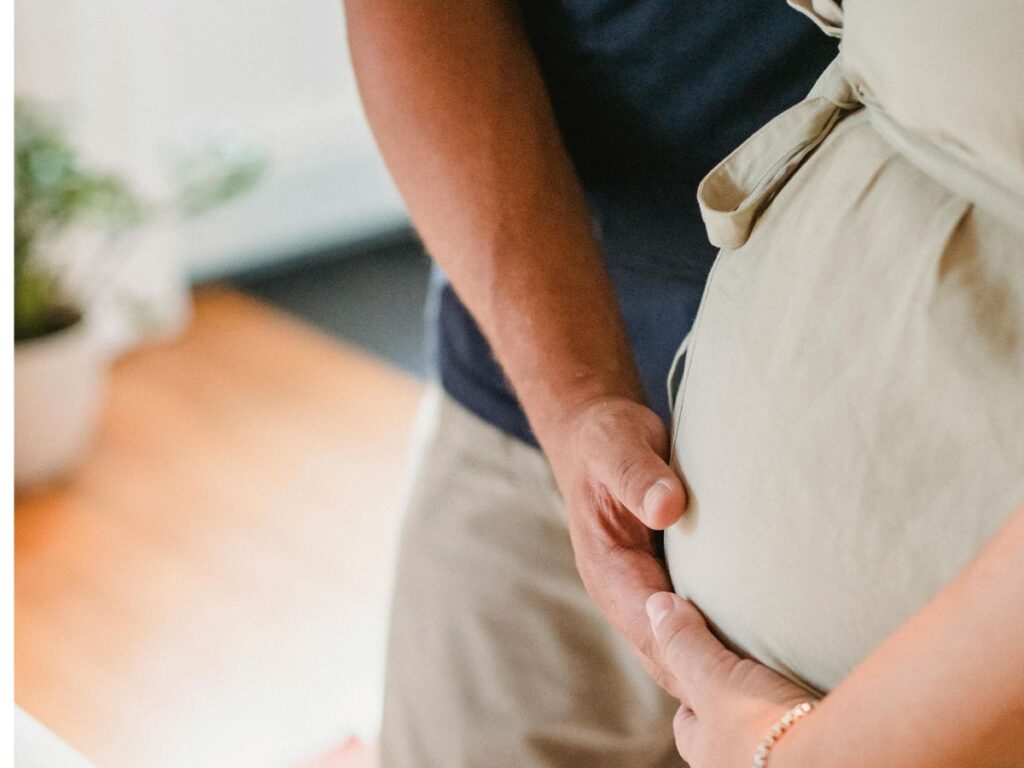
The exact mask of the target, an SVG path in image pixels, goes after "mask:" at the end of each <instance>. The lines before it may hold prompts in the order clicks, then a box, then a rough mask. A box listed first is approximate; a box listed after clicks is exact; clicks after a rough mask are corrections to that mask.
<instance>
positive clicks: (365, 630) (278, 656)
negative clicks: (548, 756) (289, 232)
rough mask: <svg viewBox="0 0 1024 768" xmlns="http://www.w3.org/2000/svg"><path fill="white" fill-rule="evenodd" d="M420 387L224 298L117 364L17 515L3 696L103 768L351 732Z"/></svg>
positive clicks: (250, 305) (314, 743)
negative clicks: (91, 434)
mask: <svg viewBox="0 0 1024 768" xmlns="http://www.w3.org/2000/svg"><path fill="white" fill-rule="evenodd" d="M420 394H421V385H420V384H419V383H418V382H416V381H414V380H412V379H410V378H408V377H406V376H405V375H403V374H401V373H398V372H396V371H395V370H393V369H391V368H389V367H387V366H385V365H383V364H381V363H379V362H377V361H375V360H373V359H371V358H369V357H367V356H365V355H363V354H361V353H360V352H357V351H355V350H354V349H351V348H348V347H345V346H342V345H340V344H339V343H337V342H336V341H333V340H330V339H328V338H326V337H324V336H322V335H320V334H318V333H317V332H315V331H313V330H310V329H308V328H306V327H305V326H302V325H300V324H298V323H297V322H295V321H293V320H291V319H290V318H288V317H286V316H284V315H282V314H280V313H279V312H277V311H275V310H271V309H269V308H267V307H266V306H264V305H261V304H259V303H257V302H255V301H253V300H251V299H247V298H245V297H243V296H241V295H239V294H237V293H234V292H231V291H229V290H220V289H217V290H211V291H207V292H205V293H202V294H201V295H200V296H199V297H198V298H197V303H196V314H195V319H194V322H193V324H192V326H191V328H190V330H189V331H188V332H187V333H186V334H185V336H184V337H182V338H180V339H178V340H175V341H173V342H169V343H164V344H161V345H157V346H153V347H150V348H146V349H144V350H141V351H138V352H135V353H133V354H131V355H130V356H128V357H127V358H125V359H123V360H122V361H120V362H119V363H118V365H117V367H116V369H115V372H114V376H113V382H112V386H111V390H110V397H109V402H108V406H107V410H106V416H105V420H104V424H103V427H102V430H101V433H100V435H99V438H98V440H97V443H96V445H95V448H94V451H93V452H92V455H91V458H90V459H89V461H88V462H87V464H86V465H85V466H84V467H82V468H81V470H80V471H79V472H77V473H76V474H75V475H74V476H73V477H71V478H69V479H68V480H66V481H65V482H64V483H63V484H62V485H61V486H60V487H53V488H49V489H44V490H40V491H36V492H33V493H31V494H23V495H22V496H21V497H19V498H18V500H17V504H16V513H15V550H16V567H15V611H16V613H15V621H16V624H15V627H16V629H15V654H16V659H15V676H16V677H15V698H16V700H17V702H18V704H19V705H20V706H22V707H23V708H25V709H26V710H28V711H29V712H30V713H32V714H33V715H35V716H36V717H37V718H38V719H39V720H41V721H42V722H44V723H45V724H46V725H48V726H49V727H50V728H51V729H52V730H54V731H55V732H56V733H57V734H59V735H60V736H61V737H63V738H64V739H66V740H67V741H68V742H69V743H70V744H71V745H72V746H74V747H76V748H77V749H78V750H80V751H81V752H82V753H83V754H84V755H86V756H87V757H89V758H91V759H92V760H94V761H95V762H96V763H97V764H98V765H100V766H104V767H107V766H109V767H111V768H118V767H119V766H125V767H126V768H127V767H129V766H130V767H131V768H162V767H163V766H168V767H170V766H173V767H174V768H182V766H188V767H189V768H200V767H202V766H218V767H220V766H246V767H247V766H274V767H277V766H288V765H292V764H294V763H295V762H298V761H301V760H303V759H306V758H310V757H314V756H315V755H317V754H319V753H322V752H325V751H327V750H330V749H331V748H332V747H336V746H337V745H339V744H342V743H343V742H344V741H345V739H346V738H347V736H348V735H349V734H350V733H352V732H356V733H360V734H362V735H364V736H366V735H371V736H372V731H373V730H374V728H375V727H376V724H377V717H378V714H377V713H378V708H379V704H380V678H381V665H382V647H383V638H384V628H385V604H386V594H387V589H388V582H389V577H390V568H391V560H392V556H393V547H394V540H395V531H396V523H397V521H396V508H397V504H398V501H399V497H400V493H401V488H400V485H401V484H400V478H401V476H402V469H403V466H404V460H405V453H406V449H407V444H408V440H409V436H410V430H411V428H412V425H413V420H414V413H415V409H416V404H417V401H418V398H419V395H420Z"/></svg>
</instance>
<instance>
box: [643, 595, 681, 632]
mask: <svg viewBox="0 0 1024 768" xmlns="http://www.w3.org/2000/svg"><path fill="white" fill-rule="evenodd" d="M674 604H675V601H674V600H673V599H672V595H670V594H669V593H668V592H655V593H654V594H653V595H651V596H650V597H649V598H647V618H649V619H650V620H651V627H657V626H658V625H659V624H661V622H662V621H663V620H664V619H665V617H666V616H668V612H669V611H671V610H672V607H673V605H674Z"/></svg>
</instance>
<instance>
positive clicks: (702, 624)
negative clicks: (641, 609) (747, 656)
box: [647, 592, 739, 689]
mask: <svg viewBox="0 0 1024 768" xmlns="http://www.w3.org/2000/svg"><path fill="white" fill-rule="evenodd" d="M647 615H648V617H649V618H650V622H651V630H652V631H653V632H654V639H655V642H656V643H657V646H658V651H659V653H660V654H661V661H662V664H663V665H664V667H665V668H666V669H667V670H668V671H669V672H670V673H671V674H672V675H673V676H674V677H675V678H676V679H677V680H679V682H680V684H681V685H682V686H683V688H684V689H688V688H690V687H692V686H693V685H694V684H695V683H697V682H700V681H701V680H702V679H704V678H706V676H707V675H708V674H718V673H722V672H727V671H728V670H729V669H731V668H732V662H734V661H739V657H738V656H736V654H734V653H733V652H732V651H730V650H729V649H728V648H726V647H725V646H724V645H722V643H721V642H720V641H719V640H718V638H716V637H715V636H714V635H713V634H711V630H710V629H708V625H707V622H706V621H705V620H704V617H703V616H702V615H701V612H700V611H698V610H697V608H696V607H695V606H694V605H693V603H691V602H690V601H689V600H684V599H683V598H681V597H679V596H678V595H675V594H672V593H671V592H656V593H655V594H653V595H651V596H650V598H648V600H647Z"/></svg>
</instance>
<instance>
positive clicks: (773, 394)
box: [665, 0, 1024, 692]
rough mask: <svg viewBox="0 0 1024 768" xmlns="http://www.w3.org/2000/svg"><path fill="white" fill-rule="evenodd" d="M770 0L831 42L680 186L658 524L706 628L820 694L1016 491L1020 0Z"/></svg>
mask: <svg viewBox="0 0 1024 768" xmlns="http://www.w3.org/2000/svg"><path fill="white" fill-rule="evenodd" d="M792 4H794V5H797V6H799V7H800V9H801V10H803V11H804V12H805V13H807V14H808V15H810V16H812V18H814V19H815V20H816V21H817V22H818V24H819V26H821V27H822V28H823V29H824V30H825V31H826V32H828V33H829V34H834V35H836V36H841V37H842V43H841V49H840V56H839V59H837V61H836V62H835V63H834V64H833V65H832V67H830V69H829V70H828V71H827V72H826V73H825V74H824V75H823V77H822V79H821V81H820V82H819V84H818V85H817V86H816V88H815V90H814V91H812V94H811V96H809V97H808V99H807V100H806V101H804V102H803V103H801V104H800V105H797V106H796V107H794V108H793V109H791V110H789V111H788V112H786V113H784V114H783V115H781V116H780V117H779V118H777V119H776V120H775V121H773V122H772V123H770V124H769V125H767V126H766V127H765V128H763V129H762V130H761V131H760V132H758V134H756V135H755V136H753V137H751V139H750V140H749V141H748V142H746V143H745V144H744V145H743V146H742V147H740V148H739V149H738V150H737V151H736V152H735V153H734V154H733V155H732V156H730V157H729V158H728V159H727V160H725V161H723V163H722V164H721V165H720V166H719V167H718V168H716V169H715V170H714V171H713V172H712V173H711V174H710V175H709V176H708V178H707V179H706V180H705V182H704V184H703V185H702V187H701V191H700V202H701V206H702V209H703V210H704V214H705V220H706V223H707V225H708V231H709V234H710V236H711V238H712V240H713V241H714V242H715V243H716V244H718V245H720V246H721V247H722V251H721V253H720V255H719V257H718V260H717V262H716V264H715V266H714V269H713V271H712V274H711V277H710V280H709V282H708V286H707V288H706V292H705V296H704V300H703V303H702V306H701V309H700V312H699V314H698V317H697V321H696V323H695V326H694V329H693V331H692V332H691V334H690V337H689V338H688V340H687V341H686V342H685V343H684V348H685V350H686V356H685V369H684V371H683V377H682V383H681V386H680V387H679V393H678V395H679V396H678V397H677V405H676V420H677V421H676V430H675V433H674V446H673V447H674V462H675V466H676V467H677V469H678V470H679V471H680V472H681V473H682V475H683V477H684V479H685V482H686V484H687V487H688V490H689V493H690V510H689V512H688V514H687V515H686V516H684V518H683V520H682V521H681V522H680V523H679V524H678V525H676V526H675V527H673V528H672V529H670V530H669V531H668V532H667V533H666V542H665V543H666V553H667V558H668V562H669V567H670V571H671V574H672V578H673V582H674V584H675V587H676V589H677V590H678V591H679V592H680V593H681V594H684V595H687V596H689V597H691V598H692V599H693V600H694V601H695V602H696V604H697V605H698V606H699V607H700V608H701V609H702V610H703V611H704V613H705V614H706V615H707V617H708V618H709V620H710V621H711V622H712V624H713V625H714V626H715V628H716V629H717V631H718V632H719V633H720V635H721V636H722V637H723V638H725V639H726V640H727V641H728V642H730V643H731V644H732V645H733V646H735V647H736V648H738V649H739V650H741V651H743V652H745V653H748V654H750V655H752V656H754V657H755V658H757V659H759V660H761V661H763V662H765V663H767V664H768V665H769V666H772V667H774V668H775V669H777V670H779V671H781V672H783V673H784V674H786V675H787V676H789V677H791V678H792V679H794V680H796V681H798V682H800V683H802V684H803V685H805V686H806V687H808V688H809V689H811V690H815V691H819V692H823V691H827V690H829V689H831V688H832V687H834V686H835V685H836V684H837V683H838V682H839V681H840V680H842V679H843V678H844V677H845V676H846V675H847V674H848V673H849V672H850V670H851V669H852V668H853V666H854V665H856V664H857V663H858V662H859V661H860V660H861V659H863V658H864V657H865V656H867V655H868V654H869V653H870V652H871V650H872V649H873V648H875V647H876V646H877V645H878V644H879V643H880V642H881V641H882V640H883V639H885V638H886V637H887V636H888V635H890V634H891V633H892V632H893V631H894V630H895V629H896V628H897V627H899V626H900V625H901V624H902V623H903V622H904V621H905V620H906V619H907V618H909V617H910V616H911V615H912V614H913V613H914V612H916V611H917V610H918V609H920V608H921V606H922V605H923V604H924V603H925V602H927V601H928V600H929V599H930V598H931V597H932V596H934V595H935V593H936V592H937V591H938V590H939V589H940V588H941V587H942V585H943V584H945V583H946V582H948V581H949V580H950V579H951V578H953V577H954V576H955V575H956V573H957V572H958V571H959V570H960V569H961V568H962V567H963V566H964V565H965V564H966V563H967V562H968V561H969V560H970V559H971V558H972V556H974V555H975V554H976V553H977V552H978V550H979V549H980V548H981V547H982V546H983V545H984V543H985V542H986V541H987V540H988V539H989V538H990V537H991V536H992V535H993V534H994V533H995V532H996V531H997V530H998V529H999V528H1000V527H1001V526H1002V524H1003V523H1004V522H1005V521H1006V520H1007V518H1008V517H1009V516H1010V515H1011V514H1012V513H1013V512H1014V511H1015V510H1016V509H1017V508H1018V507H1019V506H1020V505H1021V504H1022V503H1024V46H1022V45H1021V41H1020V39H1019V38H1020V32H1021V30H1022V29H1024V3H1022V2H1020V0H992V1H991V2H985V3H983V4H974V3H965V2H935V0H902V1H900V2H896V1H895V0H847V2H846V3H844V5H843V7H842V8H840V7H839V6H838V5H837V4H836V3H834V2H831V0H813V2H812V0H803V1H802V2H793V3H792ZM981 5H983V6H984V9H983V10H982V9H981V8H980V7H979V6H981Z"/></svg>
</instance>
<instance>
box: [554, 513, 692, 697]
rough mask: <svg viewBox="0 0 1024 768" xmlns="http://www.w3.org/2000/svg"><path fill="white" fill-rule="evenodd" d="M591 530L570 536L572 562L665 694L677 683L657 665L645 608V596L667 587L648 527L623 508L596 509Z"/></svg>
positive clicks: (652, 634)
mask: <svg viewBox="0 0 1024 768" xmlns="http://www.w3.org/2000/svg"><path fill="white" fill-rule="evenodd" d="M595 521H600V522H599V524H598V526H597V528H596V529H587V530H581V531H578V533H577V535H576V536H575V537H574V540H575V552H576V566H577V568H578V570H579V572H580V576H581V577H582V579H583V583H584V585H585V586H586V588H587V592H589V593H590V596H591V597H592V598H593V600H594V602H595V603H597V606H598V608H600V610H601V612H602V613H603V614H604V615H605V616H606V617H607V618H608V620H609V621H611V623H612V625H613V626H615V628H616V629H618V630H619V632H621V633H622V634H623V635H625V636H626V638H627V639H628V640H629V642H630V643H631V644H632V645H633V646H634V648H636V649H637V651H639V653H640V654H642V656H643V657H644V658H645V659H646V663H645V665H644V666H645V668H646V669H647V671H648V673H649V674H651V676H652V677H653V678H654V679H655V680H656V681H657V682H658V684H659V685H661V686H662V687H663V688H665V690H667V691H669V692H670V693H673V694H675V693H676V690H675V688H676V686H675V685H674V684H673V680H672V679H671V676H670V675H666V674H665V672H664V670H663V668H662V666H661V664H660V659H661V655H660V653H659V651H658V647H657V643H656V642H655V639H654V633H653V632H652V631H651V625H650V622H649V621H648V619H647V616H646V614H645V613H644V605H645V604H646V602H647V599H648V598H649V597H650V596H651V595H652V594H654V593H656V592H663V591H665V590H669V589H671V585H670V582H669V578H668V573H666V571H665V567H664V566H663V565H662V563H661V561H659V560H658V559H657V558H656V557H655V556H654V549H653V547H652V546H651V543H650V531H649V530H648V529H647V528H646V527H645V526H644V525H643V524H642V523H641V522H639V521H638V520H637V519H636V518H633V517H632V516H630V515H629V514H628V513H626V512H625V511H619V512H617V513H605V512H601V513H599V514H598V515H595V516H592V517H591V518H590V520H589V522H590V523H594V522H595Z"/></svg>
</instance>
